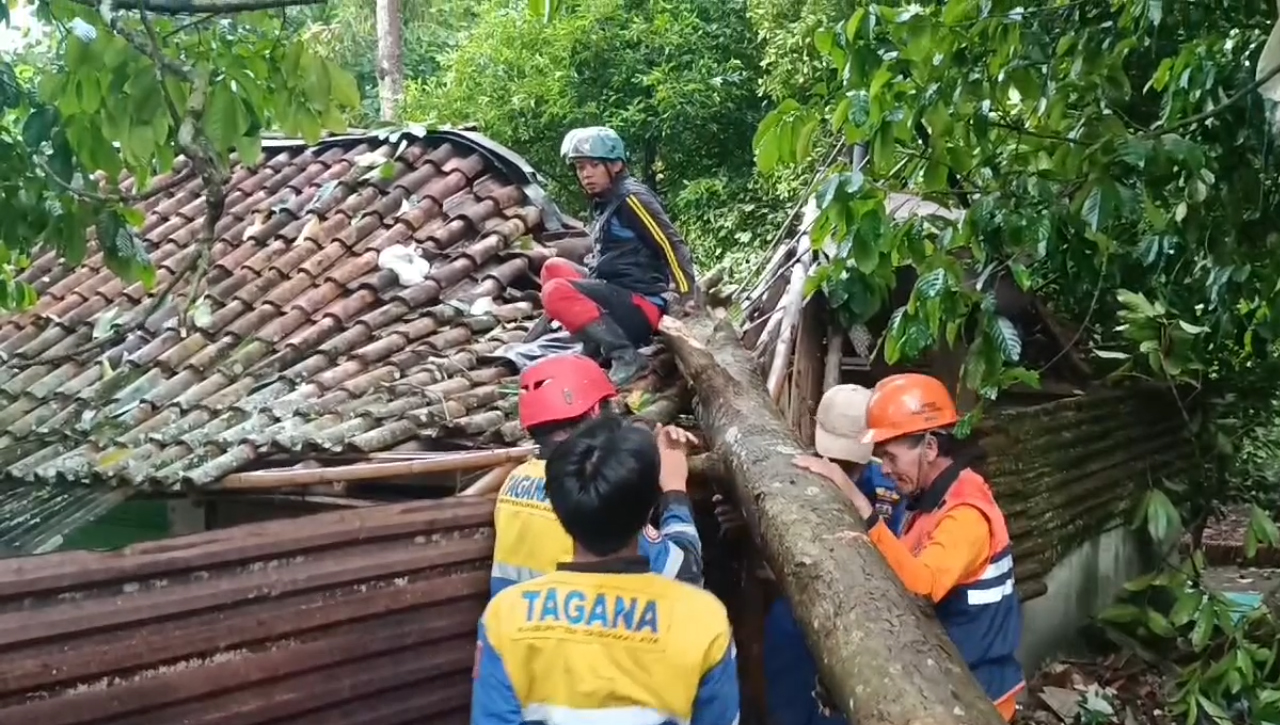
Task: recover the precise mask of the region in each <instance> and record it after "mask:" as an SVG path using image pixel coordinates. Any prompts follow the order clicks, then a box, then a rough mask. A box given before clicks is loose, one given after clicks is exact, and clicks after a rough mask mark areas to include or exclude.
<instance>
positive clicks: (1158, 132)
mask: <svg viewBox="0 0 1280 725" xmlns="http://www.w3.org/2000/svg"><path fill="white" fill-rule="evenodd" d="M1277 75H1280V65H1276V67H1275V68H1272V69H1271V70H1269V71H1267V72H1266V73H1264V74H1263V75H1261V76H1259V77H1258V79H1257V80H1255V81H1254V82H1253V83H1250V84H1249V85H1247V86H1245V87H1244V88H1241V89H1240V90H1239V91H1237V92H1236V93H1235V94H1234V95H1232V96H1231V97H1230V98H1228V99H1227V100H1225V101H1223V102H1222V103H1219V104H1218V105H1216V106H1214V107H1213V108H1210V109H1209V110H1207V111H1201V112H1200V113H1197V114H1196V115H1194V116H1188V117H1187V118H1184V119H1182V120H1181V121H1176V122H1174V123H1171V124H1169V125H1168V126H1162V127H1158V128H1153V129H1151V130H1150V131H1148V132H1146V133H1145V134H1142V135H1143V136H1146V137H1148V138H1152V137H1155V136H1162V135H1164V134H1166V133H1174V132H1175V131H1181V130H1182V129H1184V128H1186V127H1188V126H1194V125H1196V124H1197V123H1201V122H1204V121H1208V120H1209V119H1210V118H1213V117H1214V116H1216V115H1218V114H1219V113H1222V112H1223V111H1225V110H1227V109H1228V108H1230V107H1231V106H1234V105H1235V104H1237V103H1239V102H1240V101H1242V100H1244V98H1245V97H1246V96H1249V95H1250V94H1252V93H1254V92H1255V91H1257V90H1258V89H1259V88H1261V87H1263V86H1264V85H1266V84H1267V82H1268V81H1270V80H1271V79H1272V78H1275V77H1276V76H1277Z"/></svg>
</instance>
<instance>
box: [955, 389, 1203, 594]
mask: <svg viewBox="0 0 1280 725" xmlns="http://www.w3.org/2000/svg"><path fill="white" fill-rule="evenodd" d="M979 433H980V435H981V436H982V443H983V447H984V448H985V449H986V450H987V452H988V454H989V460H988V462H987V464H986V465H985V466H983V472H984V473H985V474H986V476H987V480H988V481H990V483H991V487H992V489H993V490H994V491H995V494H996V498H997V499H998V500H999V502H1000V508H1001V509H1002V510H1003V511H1004V514H1005V518H1006V519H1007V520H1008V522H1009V533H1010V535H1011V536H1012V538H1013V545H1014V560H1015V562H1016V566H1017V569H1016V572H1017V578H1018V582H1019V588H1020V589H1021V590H1022V591H1023V594H1024V596H1036V595H1038V594H1042V593H1043V592H1044V585H1043V581H1042V580H1043V578H1044V576H1045V575H1046V574H1048V573H1049V571H1050V570H1051V569H1052V568H1053V567H1054V565H1056V564H1057V563H1058V561H1060V560H1061V559H1062V557H1063V556H1065V555H1066V554H1068V553H1070V552H1071V550H1073V549H1074V548H1076V547H1077V546H1079V545H1080V544H1082V543H1083V542H1085V541H1087V540H1089V539H1091V538H1093V537H1095V536H1097V535H1099V534H1101V533H1103V532H1105V531H1107V530H1109V529H1111V528H1114V527H1116V526H1118V525H1120V524H1121V523H1122V522H1124V521H1126V520H1127V517H1128V516H1129V515H1130V514H1131V512H1132V510H1133V506H1134V505H1135V504H1136V503H1137V501H1138V500H1139V498H1140V497H1141V495H1142V494H1143V492H1145V491H1146V490H1147V488H1149V487H1150V485H1152V484H1153V483H1156V482H1158V481H1159V480H1160V479H1161V478H1176V477H1178V476H1182V475H1186V474H1187V473H1189V472H1191V471H1193V470H1194V467H1195V465H1196V461H1195V453H1194V448H1193V447H1192V445H1191V440H1190V438H1189V437H1188V426H1187V425H1186V423H1185V420H1184V418H1183V415H1182V413H1181V411H1180V410H1179V409H1178V406H1177V403H1176V401H1175V400H1173V399H1172V398H1171V397H1170V396H1169V395H1168V394H1166V393H1162V392H1160V391H1158V390H1152V389H1148V388H1139V387H1133V388H1123V389H1117V390H1098V391H1095V392H1091V393H1090V394H1088V395H1084V396H1081V397H1077V398H1070V399H1066V400H1060V401H1055V402H1052V403H1046V404H1042V405H1036V406H1032V407H1028V408H1023V409H1017V410H1005V411H1001V412H1000V413H998V414H996V415H993V416H992V418H991V419H990V420H989V421H988V422H987V423H986V424H984V425H983V426H982V427H981V428H980V430H979Z"/></svg>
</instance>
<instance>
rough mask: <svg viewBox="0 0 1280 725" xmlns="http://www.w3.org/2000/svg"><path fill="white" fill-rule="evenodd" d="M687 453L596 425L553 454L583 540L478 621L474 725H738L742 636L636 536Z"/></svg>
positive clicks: (621, 424)
mask: <svg viewBox="0 0 1280 725" xmlns="http://www.w3.org/2000/svg"><path fill="white" fill-rule="evenodd" d="M681 467H684V468H685V470H686V471H687V462H686V461H685V453H684V448H683V443H682V442H681V441H680V440H677V439H675V438H671V437H664V436H661V435H660V436H659V437H658V440H657V441H655V437H654V435H653V434H652V433H650V432H649V431H648V430H645V429H643V428H641V427H639V426H636V425H631V424H629V423H627V422H625V421H623V420H621V419H620V418H617V417H614V416H607V417H604V418H598V419H595V420H591V421H589V422H587V423H585V424H584V425H582V426H581V427H580V428H578V429H577V430H575V431H574V432H573V433H572V434H571V435H570V436H569V437H568V438H567V439H565V440H564V441H562V442H561V443H559V444H558V445H557V446H556V447H555V449H554V450H552V451H551V455H550V457H549V458H548V460H547V463H546V469H547V485H546V488H547V495H548V498H549V499H550V500H551V506H552V508H553V510H554V511H555V513H556V515H557V516H558V517H559V519H560V521H561V522H563V524H564V528H565V529H566V530H567V531H568V532H569V534H570V536H571V537H572V541H573V549H572V559H571V560H570V561H564V562H561V563H559V564H558V565H557V567H556V571H555V572H554V573H550V574H547V575H546V576H543V577H539V578H537V579H532V580H529V581H525V582H522V583H520V584H517V585H515V586H512V587H510V588H508V589H506V590H504V591H502V592H501V593H499V594H498V595H497V596H496V597H494V598H493V599H492V600H490V602H489V605H488V607H486V608H485V612H484V615H483V616H482V617H481V619H480V627H479V629H480V632H479V638H478V643H477V647H476V664H475V670H474V671H473V677H474V680H475V683H474V686H473V687H472V694H471V723H472V725H520V724H521V723H558V724H567V723H578V724H581V725H587V724H589V723H600V725H605V724H606V723H609V724H617V723H631V724H636V725H639V724H640V723H644V724H645V725H677V724H681V725H736V723H737V722H738V698H739V692H738V676H737V664H736V662H735V657H734V654H735V652H734V645H733V634H732V631H731V629H730V626H729V617H728V615H727V613H726V612H725V608H724V605H723V604H721V603H720V600H718V599H716V597H715V595H713V594H711V593H710V592H707V591H705V590H703V589H701V588H699V587H695V586H691V585H689V584H686V583H684V582H678V581H672V580H671V579H669V578H667V577H663V576H660V575H658V574H655V573H653V572H652V571H651V570H650V568H651V567H650V562H649V560H648V559H647V558H646V557H645V556H643V555H641V554H640V549H639V547H638V543H637V542H638V541H639V540H642V539H643V536H642V534H641V533H640V531H641V529H642V528H644V526H645V525H646V521H647V519H648V511H649V510H650V509H652V508H653V507H654V506H655V505H656V504H657V503H658V499H659V497H660V496H661V495H662V494H661V491H660V485H659V479H660V478H662V477H666V476H669V475H673V473H678V472H679V469H680V468H681Z"/></svg>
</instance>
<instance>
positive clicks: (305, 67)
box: [298, 50, 333, 111]
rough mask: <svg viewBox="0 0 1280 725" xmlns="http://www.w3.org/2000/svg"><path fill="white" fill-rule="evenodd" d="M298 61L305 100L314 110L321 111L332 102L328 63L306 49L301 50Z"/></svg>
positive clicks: (331, 85)
mask: <svg viewBox="0 0 1280 725" xmlns="http://www.w3.org/2000/svg"><path fill="white" fill-rule="evenodd" d="M298 61H299V66H298V71H299V72H300V73H302V90H303V92H304V93H305V94H306V96H307V102H308V103H310V104H311V108H313V109H315V110H316V111H323V110H324V109H326V108H328V107H329V105H330V104H331V103H332V94H333V83H332V81H331V79H330V78H329V63H328V61H326V60H325V59H324V58H321V57H320V56H318V55H316V54H315V53H312V52H310V51H308V50H304V51H303V52H302V55H300V56H299V57H298Z"/></svg>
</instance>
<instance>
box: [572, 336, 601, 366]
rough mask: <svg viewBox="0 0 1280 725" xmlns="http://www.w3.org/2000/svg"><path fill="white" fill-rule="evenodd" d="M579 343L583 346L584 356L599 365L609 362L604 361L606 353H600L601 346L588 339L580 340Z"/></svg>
mask: <svg viewBox="0 0 1280 725" xmlns="http://www.w3.org/2000/svg"><path fill="white" fill-rule="evenodd" d="M578 342H579V343H581V344H582V354H583V355H585V356H587V357H589V358H591V359H592V360H595V361H596V362H597V363H607V362H608V361H607V360H605V359H604V353H603V352H601V351H600V346H599V345H597V344H596V343H594V342H591V341H590V340H586V339H580V340H578Z"/></svg>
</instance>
